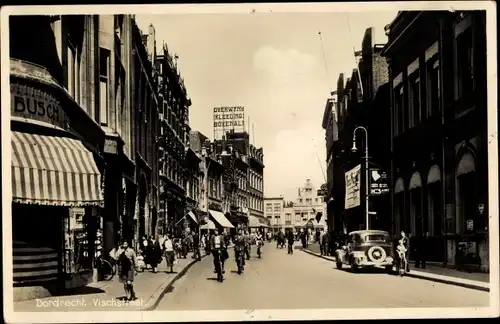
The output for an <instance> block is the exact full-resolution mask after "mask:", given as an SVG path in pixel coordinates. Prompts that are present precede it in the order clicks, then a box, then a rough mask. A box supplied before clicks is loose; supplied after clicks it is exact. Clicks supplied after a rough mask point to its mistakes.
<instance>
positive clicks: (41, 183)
mask: <svg viewBox="0 0 500 324" xmlns="http://www.w3.org/2000/svg"><path fill="white" fill-rule="evenodd" d="M11 134H12V140H11V145H12V154H11V156H12V165H11V170H12V200H13V201H14V202H19V203H25V204H40V205H56V206H98V205H101V204H102V203H103V197H102V192H101V174H100V172H99V169H98V168H97V165H96V164H95V162H94V157H93V156H92V153H91V152H90V151H88V150H87V149H86V148H85V147H84V146H83V144H82V143H81V142H80V141H78V140H74V139H70V138H67V137H55V136H45V135H38V134H28V133H21V132H11Z"/></svg>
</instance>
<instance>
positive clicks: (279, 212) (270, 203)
mask: <svg viewBox="0 0 500 324" xmlns="http://www.w3.org/2000/svg"><path fill="white" fill-rule="evenodd" d="M284 207H285V202H284V198H283V197H265V198H264V208H265V209H264V217H265V218H266V219H267V221H268V222H269V224H270V226H271V228H272V229H273V230H277V229H279V228H283V226H285V217H284V216H285V215H284Z"/></svg>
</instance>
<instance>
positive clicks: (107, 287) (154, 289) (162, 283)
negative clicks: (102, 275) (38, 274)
mask: <svg viewBox="0 0 500 324" xmlns="http://www.w3.org/2000/svg"><path fill="white" fill-rule="evenodd" d="M191 255H192V254H191V253H190V254H189V255H188V257H187V258H186V259H179V263H178V264H177V265H175V266H174V273H166V271H167V266H166V263H165V260H163V261H162V263H161V264H160V265H159V266H158V273H152V272H151V270H150V269H146V270H144V272H142V273H138V274H137V276H136V277H135V279H134V290H135V293H136V296H137V300H135V301H130V302H127V301H124V300H122V298H123V297H124V296H125V292H124V290H123V284H122V283H120V282H119V280H118V277H117V276H114V277H113V279H112V280H110V281H99V282H95V283H91V284H89V285H87V286H86V287H82V288H81V289H79V291H78V292H76V293H75V294H72V295H69V296H68V295H67V296H53V297H47V298H41V299H35V300H27V301H21V302H15V303H14V311H15V312H45V311H49V312H50V311H52V312H53V311H57V312H63V311H113V310H116V311H128V310H131V311H140V310H152V309H154V308H155V307H156V306H157V304H158V303H159V301H160V299H161V298H162V297H163V295H165V293H167V292H168V290H169V289H170V288H171V287H172V285H173V283H174V282H175V281H176V280H177V279H179V278H180V277H182V276H183V275H184V274H185V273H186V272H187V270H188V269H189V268H190V267H191V266H192V265H193V264H195V263H196V260H195V259H192V258H191ZM205 256H206V255H205V252H204V251H203V252H202V258H203V257H205Z"/></svg>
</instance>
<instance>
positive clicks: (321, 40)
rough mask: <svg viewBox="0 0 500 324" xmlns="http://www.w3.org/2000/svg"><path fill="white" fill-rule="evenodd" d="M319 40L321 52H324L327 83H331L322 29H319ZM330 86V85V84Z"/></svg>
mask: <svg viewBox="0 0 500 324" xmlns="http://www.w3.org/2000/svg"><path fill="white" fill-rule="evenodd" d="M318 35H319V42H320V44H321V53H322V54H323V63H324V64H325V71H326V79H327V83H328V84H329V83H330V72H329V71H328V63H327V61H326V54H325V47H324V46H323V37H322V36H321V31H318ZM328 86H330V85H328Z"/></svg>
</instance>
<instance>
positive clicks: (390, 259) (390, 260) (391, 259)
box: [385, 256, 394, 262]
mask: <svg viewBox="0 0 500 324" xmlns="http://www.w3.org/2000/svg"><path fill="white" fill-rule="evenodd" d="M393 260H394V259H393V258H392V257H390V256H388V257H387V258H385V261H387V262H392V261H393Z"/></svg>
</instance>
